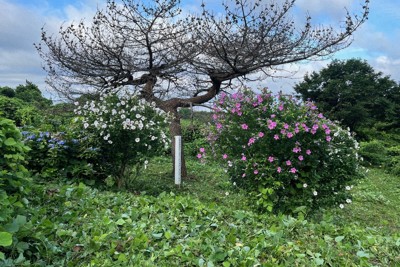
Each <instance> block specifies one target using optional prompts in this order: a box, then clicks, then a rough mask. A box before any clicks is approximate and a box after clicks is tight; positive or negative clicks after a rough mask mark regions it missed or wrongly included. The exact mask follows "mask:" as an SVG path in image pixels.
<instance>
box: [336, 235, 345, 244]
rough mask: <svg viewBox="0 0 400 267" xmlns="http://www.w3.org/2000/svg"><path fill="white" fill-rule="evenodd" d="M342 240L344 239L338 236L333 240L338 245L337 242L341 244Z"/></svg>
mask: <svg viewBox="0 0 400 267" xmlns="http://www.w3.org/2000/svg"><path fill="white" fill-rule="evenodd" d="M343 239H344V236H342V235H340V236H337V237H336V238H335V241H336V242H337V243H339V242H341V241H342V240H343Z"/></svg>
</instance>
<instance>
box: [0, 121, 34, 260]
mask: <svg viewBox="0 0 400 267" xmlns="http://www.w3.org/2000/svg"><path fill="white" fill-rule="evenodd" d="M28 150H29V148H28V147H27V146H25V145H24V144H23V143H22V141H21V133H20V132H19V130H18V128H17V127H16V126H15V124H14V123H13V122H12V121H11V120H8V119H4V118H1V117H0V261H1V260H4V259H5V258H8V257H15V256H18V253H22V252H23V251H24V250H25V249H27V247H28V245H27V243H25V242H23V241H22V239H23V238H24V237H25V236H26V235H27V234H28V233H29V231H28V230H29V229H28V226H27V219H26V207H25V205H26V203H27V202H28V201H27V199H26V198H25V197H26V194H27V193H28V190H29V187H30V180H29V173H28V171H27V169H26V168H25V166H24V161H25V158H24V156H25V153H26V152H27V151H28ZM22 227H24V229H22Z"/></svg>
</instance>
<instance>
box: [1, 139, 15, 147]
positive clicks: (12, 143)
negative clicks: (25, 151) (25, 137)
mask: <svg viewBox="0 0 400 267" xmlns="http://www.w3.org/2000/svg"><path fill="white" fill-rule="evenodd" d="M4 144H5V145H6V146H15V145H16V144H17V142H15V140H14V138H12V137H9V138H7V139H6V141H4Z"/></svg>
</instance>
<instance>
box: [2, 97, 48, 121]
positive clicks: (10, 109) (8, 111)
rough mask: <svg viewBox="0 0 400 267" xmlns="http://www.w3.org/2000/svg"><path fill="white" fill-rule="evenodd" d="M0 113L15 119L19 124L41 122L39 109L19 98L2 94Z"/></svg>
mask: <svg viewBox="0 0 400 267" xmlns="http://www.w3.org/2000/svg"><path fill="white" fill-rule="evenodd" d="M0 115H1V116H3V117H5V118H7V119H10V120H13V121H14V123H15V124H16V125H17V126H25V125H38V124H40V122H41V115H40V113H39V111H38V110H37V109H36V108H35V107H33V106H31V105H29V104H27V103H24V102H23V101H22V100H20V99H17V98H9V97H6V96H2V95H0Z"/></svg>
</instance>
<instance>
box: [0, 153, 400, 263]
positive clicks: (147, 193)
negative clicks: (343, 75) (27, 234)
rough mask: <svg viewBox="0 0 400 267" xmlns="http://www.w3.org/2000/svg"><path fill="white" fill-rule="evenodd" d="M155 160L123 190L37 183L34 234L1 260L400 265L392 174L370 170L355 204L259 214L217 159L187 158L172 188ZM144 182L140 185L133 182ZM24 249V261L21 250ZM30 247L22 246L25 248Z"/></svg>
mask: <svg viewBox="0 0 400 267" xmlns="http://www.w3.org/2000/svg"><path fill="white" fill-rule="evenodd" d="M170 166H171V164H170V161H169V160H168V159H166V158H156V159H153V160H152V161H151V162H150V164H149V165H148V168H147V169H146V170H144V171H143V172H142V173H141V174H140V175H139V176H137V177H135V178H132V180H131V181H130V183H129V186H128V189H127V190H126V191H117V190H110V189H104V188H93V187H90V186H87V185H84V183H80V184H72V183H65V182H60V183H58V184H56V183H40V181H36V185H35V188H33V192H35V194H32V195H31V196H30V198H29V201H30V204H29V209H30V218H29V219H30V222H28V223H26V224H25V225H24V222H23V220H22V222H21V224H20V227H21V228H24V227H25V228H26V229H29V231H32V232H34V234H33V237H32V238H31V240H29V242H27V240H25V241H24V242H20V243H14V244H13V245H12V248H13V253H14V254H15V256H16V257H15V258H17V260H14V262H12V263H11V261H10V262H8V263H7V261H5V262H2V263H1V264H2V265H3V266H15V265H16V266H399V265H400V256H399V255H400V234H399V231H398V230H399V228H398V225H400V216H399V212H400V208H399V207H400V205H399V204H400V203H399V202H400V198H399V192H400V191H399V187H398V179H399V178H398V177H394V176H390V175H387V174H385V173H384V172H383V171H382V170H379V169H373V170H371V171H370V172H369V173H368V175H367V177H366V179H365V180H363V181H362V182H361V183H360V184H359V185H356V186H355V187H354V189H353V190H354V195H355V197H354V199H353V203H352V205H347V206H346V207H345V208H344V209H333V210H325V211H321V212H320V213H318V214H316V215H314V217H309V216H306V217H304V216H303V215H301V214H300V215H299V216H298V217H296V218H295V217H288V216H281V215H270V214H269V215H260V214H257V213H255V212H253V211H252V210H251V209H250V208H249V206H248V205H247V204H246V201H245V196H244V193H243V192H241V191H240V190H238V189H237V188H235V187H234V186H233V185H231V184H230V183H229V181H228V178H227V176H226V175H225V173H224V172H223V170H221V169H220V168H219V167H218V166H212V165H210V164H207V165H202V164H200V163H198V162H197V161H194V160H189V161H188V166H189V169H190V170H191V172H192V176H191V177H192V179H190V180H186V181H184V182H183V184H182V185H181V186H180V187H176V186H175V185H174V182H173V177H172V176H171V170H170ZM138 189H140V190H138ZM23 251H25V254H24V255H25V257H26V256H27V255H28V254H29V255H30V258H31V261H30V262H28V261H27V260H25V258H24V257H23V256H22V254H21V256H20V257H19V260H18V254H19V253H20V252H23ZM27 251H28V254H27Z"/></svg>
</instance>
